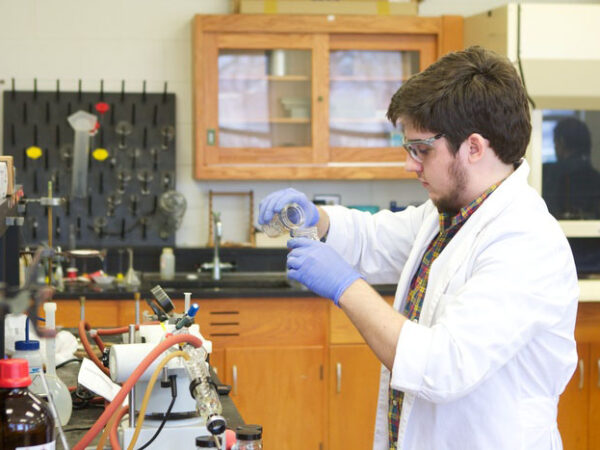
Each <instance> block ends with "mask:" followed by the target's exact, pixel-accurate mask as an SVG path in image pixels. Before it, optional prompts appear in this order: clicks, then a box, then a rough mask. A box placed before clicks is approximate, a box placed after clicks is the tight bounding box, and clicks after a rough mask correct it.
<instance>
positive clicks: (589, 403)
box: [558, 302, 600, 450]
mask: <svg viewBox="0 0 600 450" xmlns="http://www.w3.org/2000/svg"><path fill="white" fill-rule="evenodd" d="M599 323H600V303H596V302H594V303H584V302H582V303H580V304H579V311H578V315H577V328H576V330H575V338H576V340H577V353H578V356H579V360H578V364H577V368H576V369H575V373H574V374H573V377H572V378H571V381H570V382H569V384H568V385H567V388H566V389H565V391H564V393H563V394H562V395H561V397H560V401H559V404H558V429H559V430H560V434H561V437H562V441H563V447H564V449H565V450H588V449H589V450H596V449H600V326H599V325H598V324H599Z"/></svg>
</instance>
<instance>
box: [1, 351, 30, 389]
mask: <svg viewBox="0 0 600 450" xmlns="http://www.w3.org/2000/svg"><path fill="white" fill-rule="evenodd" d="M30 384H31V378H30V377H29V363H28V362H27V360H26V359H18V358H15V359H1V360H0V388H19V387H27V386H29V385H30Z"/></svg>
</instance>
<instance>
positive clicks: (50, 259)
mask: <svg viewBox="0 0 600 450" xmlns="http://www.w3.org/2000/svg"><path fill="white" fill-rule="evenodd" d="M48 198H49V199H50V201H49V202H48V247H50V248H51V249H52V234H53V233H52V226H53V220H52V181H48ZM48 284H49V285H51V284H52V256H48Z"/></svg>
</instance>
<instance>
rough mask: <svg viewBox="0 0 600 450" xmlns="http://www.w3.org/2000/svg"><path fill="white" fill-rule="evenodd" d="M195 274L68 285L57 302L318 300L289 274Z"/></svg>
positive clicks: (384, 290) (385, 291)
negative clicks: (158, 290) (158, 292)
mask: <svg viewBox="0 0 600 450" xmlns="http://www.w3.org/2000/svg"><path fill="white" fill-rule="evenodd" d="M189 276H192V277H194V276H196V275H195V274H189V273H186V274H182V273H180V274H177V276H176V279H175V280H168V281H167V280H161V279H160V277H159V275H158V274H157V273H155V272H148V273H144V274H141V277H140V278H141V280H142V282H141V285H140V286H139V287H137V288H135V287H130V286H126V285H124V284H117V283H111V284H110V285H105V286H101V285H98V284H96V283H93V282H90V283H81V282H75V283H65V289H64V290H63V291H55V293H54V295H53V298H54V299H56V300H67V299H79V298H80V297H82V296H83V297H85V298H86V299H88V300H94V299H107V300H130V299H133V298H134V295H135V293H136V292H139V293H140V295H141V297H142V298H151V297H153V295H152V293H151V292H150V289H151V288H153V287H154V286H156V285H160V286H161V287H162V288H163V289H164V291H165V292H166V293H167V294H168V295H169V296H170V297H171V298H183V294H184V292H191V294H192V298H194V299H202V298H257V297H260V298H265V297H292V298H293V297H318V296H317V295H316V294H314V293H313V292H311V291H310V290H308V289H307V288H306V287H304V286H302V285H301V284H300V283H297V282H294V281H290V280H288V279H287V278H286V277H285V272H237V273H231V274H223V277H222V280H221V281H213V280H212V279H211V278H210V274H208V273H207V274H203V276H201V277H200V278H199V279H191V280H190V279H188V277H189ZM373 287H374V288H375V289H376V290H377V292H379V293H380V294H381V295H394V294H395V292H396V285H392V284H385V285H375V286H373Z"/></svg>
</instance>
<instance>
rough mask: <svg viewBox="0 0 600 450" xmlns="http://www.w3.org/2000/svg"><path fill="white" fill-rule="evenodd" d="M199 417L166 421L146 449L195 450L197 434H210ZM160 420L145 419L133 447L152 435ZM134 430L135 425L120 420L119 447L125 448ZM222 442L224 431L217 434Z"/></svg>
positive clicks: (144, 441) (142, 443) (147, 439)
mask: <svg viewBox="0 0 600 450" xmlns="http://www.w3.org/2000/svg"><path fill="white" fill-rule="evenodd" d="M200 423H201V422H200V420H199V419H183V420H170V421H168V422H167V423H166V424H165V426H164V427H163V429H162V430H161V432H160V434H159V435H158V436H157V437H156V439H154V441H152V444H150V445H149V446H148V447H146V448H147V449H150V450H196V438H197V437H198V436H210V435H211V434H210V432H209V431H208V430H207V429H206V427H205V426H204V425H201V424H200ZM159 425H160V421H155V420H145V421H144V424H143V426H142V430H141V431H140V434H139V436H138V438H137V441H136V444H135V448H138V447H141V446H142V445H144V444H145V443H146V442H148V441H149V440H150V438H152V436H154V433H155V432H156V430H157V429H158V427H159ZM134 432H135V427H134V428H130V427H129V422H128V421H127V420H125V421H123V422H121V426H120V427H119V440H120V441H121V448H123V449H126V448H127V447H129V443H130V442H131V439H132V437H133V434H134ZM219 437H220V438H221V442H224V439H225V433H223V434H221V435H219Z"/></svg>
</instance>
